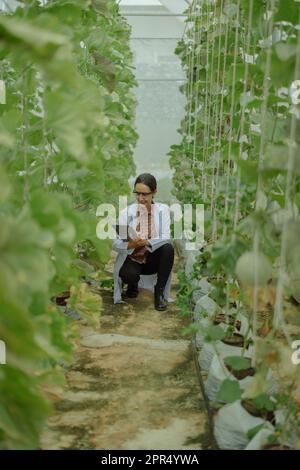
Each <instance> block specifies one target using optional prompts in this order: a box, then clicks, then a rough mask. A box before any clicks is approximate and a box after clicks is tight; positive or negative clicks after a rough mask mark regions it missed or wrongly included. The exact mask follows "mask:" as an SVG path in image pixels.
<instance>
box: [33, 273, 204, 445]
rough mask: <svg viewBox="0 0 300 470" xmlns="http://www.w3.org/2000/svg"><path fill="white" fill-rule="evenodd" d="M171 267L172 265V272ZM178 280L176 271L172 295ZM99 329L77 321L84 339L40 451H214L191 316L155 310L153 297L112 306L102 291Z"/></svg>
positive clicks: (147, 294) (141, 294)
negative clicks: (186, 331)
mask: <svg viewBox="0 0 300 470" xmlns="http://www.w3.org/2000/svg"><path fill="white" fill-rule="evenodd" d="M175 270H176V269H175ZM177 289H178V281H177V277H176V272H175V273H174V276H173V283H172V297H173V298H174V299H176V291H177ZM101 295H102V297H103V310H102V313H101V321H100V327H99V328H98V329H94V328H91V327H88V326H86V325H80V333H81V340H80V346H79V348H78V350H77V353H76V357H75V359H74V362H73V364H72V366H71V367H70V368H69V369H68V372H67V384H66V387H65V388H64V392H63V394H61V395H60V396H58V397H57V399H56V404H55V413H54V414H53V415H52V416H51V418H50V419H49V421H48V423H47V427H46V429H45V431H44V434H43V437H42V444H41V447H42V448H43V449H98V450H115V449H121V450H157V449H165V450H201V449H209V448H212V442H211V438H210V436H211V434H210V431H209V426H208V419H207V413H206V409H205V404H204V401H203V397H202V394H201V391H200V387H199V381H198V378H197V371H196V366H195V363H194V359H193V354H192V347H191V341H190V339H189V338H188V337H186V336H183V335H182V330H183V328H185V327H186V326H187V325H188V324H189V319H184V318H181V317H180V315H179V308H178V306H177V305H176V302H174V303H172V304H169V306H168V310H167V311H163V312H158V311H156V310H155V309H154V306H153V294H151V293H150V292H149V291H146V290H143V289H141V290H140V292H139V296H138V298H137V299H128V301H126V303H124V304H119V305H113V304H112V293H111V290H109V289H107V290H102V292H101Z"/></svg>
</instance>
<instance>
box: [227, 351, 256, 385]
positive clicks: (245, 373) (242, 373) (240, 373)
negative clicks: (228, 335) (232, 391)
mask: <svg viewBox="0 0 300 470" xmlns="http://www.w3.org/2000/svg"><path fill="white" fill-rule="evenodd" d="M245 359H247V361H248V362H249V367H248V368H247V369H242V370H234V369H233V368H232V367H231V366H230V365H228V364H226V358H225V360H224V363H225V366H226V369H228V370H229V372H230V373H231V374H232V375H233V376H234V377H235V378H236V379H237V380H243V379H245V378H246V377H253V376H254V374H255V369H254V367H251V359H250V358H248V357H247V358H245Z"/></svg>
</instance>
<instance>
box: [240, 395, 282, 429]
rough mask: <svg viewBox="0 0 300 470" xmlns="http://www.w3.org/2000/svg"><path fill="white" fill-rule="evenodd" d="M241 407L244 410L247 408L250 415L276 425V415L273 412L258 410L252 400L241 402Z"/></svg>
mask: <svg viewBox="0 0 300 470" xmlns="http://www.w3.org/2000/svg"><path fill="white" fill-rule="evenodd" d="M241 405H242V407H243V408H245V410H246V411H248V413H249V414H250V415H252V416H255V417H256V418H262V419H264V420H266V421H269V422H270V423H272V424H275V414H274V412H273V411H269V410H265V409H259V408H256V406H255V405H254V404H253V403H252V401H251V400H246V399H244V400H242V401H241Z"/></svg>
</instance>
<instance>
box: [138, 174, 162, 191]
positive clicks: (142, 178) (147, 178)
mask: <svg viewBox="0 0 300 470" xmlns="http://www.w3.org/2000/svg"><path fill="white" fill-rule="evenodd" d="M137 183H142V184H145V185H146V186H148V188H150V189H151V191H152V192H154V191H155V190H156V187H157V183H156V179H155V178H154V176H153V175H150V173H142V174H141V175H139V176H138V177H137V179H136V180H135V183H134V186H135V185H136V184H137Z"/></svg>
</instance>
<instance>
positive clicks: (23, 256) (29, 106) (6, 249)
mask: <svg viewBox="0 0 300 470" xmlns="http://www.w3.org/2000/svg"><path fill="white" fill-rule="evenodd" d="M22 3H23V5H22V6H20V7H19V8H18V9H17V10H16V11H15V12H14V13H9V14H6V13H4V12H2V13H1V15H0V46H1V55H0V60H1V80H3V81H4V82H5V85H6V101H5V100H4V103H3V104H0V142H1V144H2V148H3V151H2V153H1V157H0V224H1V232H0V312H1V313H0V339H1V340H2V341H4V342H5V344H6V348H7V361H8V364H7V365H5V366H1V370H0V391H1V393H0V448H1V449H23V448H25V449H31V448H37V447H38V445H39V435H40V432H41V429H42V426H43V424H44V422H45V419H46V417H47V415H48V414H49V412H50V410H51V406H50V401H49V398H47V397H48V395H47V393H46V389H47V384H48V383H51V384H52V383H59V384H61V383H62V380H63V373H62V370H61V369H62V367H61V365H62V364H67V363H68V361H70V360H71V358H72V350H73V344H72V343H73V342H74V334H75V333H74V329H73V327H72V328H70V325H69V321H70V320H69V319H67V318H66V317H65V316H63V314H62V313H61V311H60V310H58V308H57V307H56V305H54V304H53V303H52V302H51V300H50V299H55V297H56V296H58V295H59V294H60V293H61V292H64V291H69V292H70V299H69V301H68V303H69V306H70V307H72V308H76V309H77V311H79V312H80V314H81V315H82V316H83V317H84V318H85V319H86V320H88V321H89V322H91V323H92V324H94V323H95V321H96V322H97V321H98V319H99V313H100V309H101V299H100V298H99V296H98V295H94V294H92V293H91V292H90V291H89V290H88V289H87V288H86V286H85V285H84V284H81V283H80V276H82V275H83V274H84V275H89V276H96V275H97V272H98V271H99V270H102V269H103V265H104V264H105V263H106V262H107V260H108V259H109V256H110V242H109V240H98V238H97V237H96V224H97V220H96V207H97V206H98V205H99V204H100V203H102V202H105V203H117V202H118V196H119V194H120V195H125V194H128V192H129V185H128V178H129V177H130V176H131V175H133V174H134V173H135V165H134V162H133V159H132V151H133V147H134V145H135V142H136V138H137V134H136V132H135V129H134V116H135V106H136V102H135V98H134V95H133V93H132V91H131V88H132V87H133V86H134V85H135V84H136V82H135V79H134V76H133V72H132V53H131V51H130V48H129V37H130V27H129V26H128V24H127V23H126V21H125V19H124V18H123V17H122V16H121V15H120V14H119V9H118V5H117V2H116V1H115V0H105V1H104V0H97V1H92V2H91V1H88V0H77V1H75V0H52V1H48V2H46V3H45V5H41V4H40V3H41V2H38V1H32V2H22Z"/></svg>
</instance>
